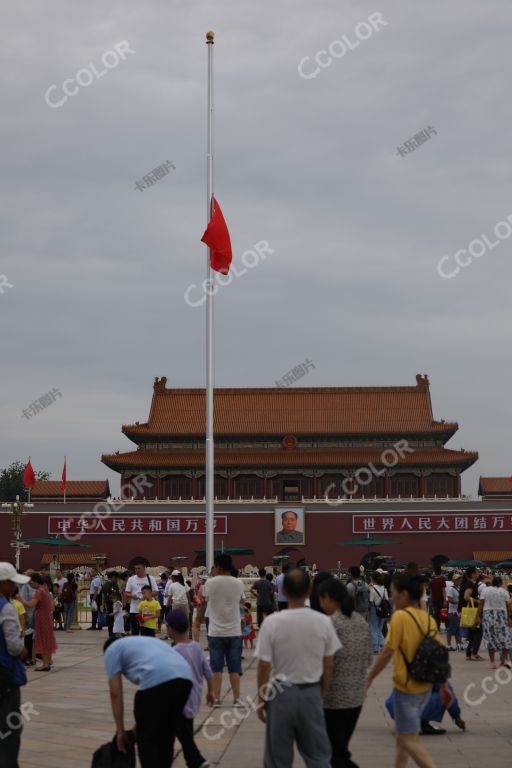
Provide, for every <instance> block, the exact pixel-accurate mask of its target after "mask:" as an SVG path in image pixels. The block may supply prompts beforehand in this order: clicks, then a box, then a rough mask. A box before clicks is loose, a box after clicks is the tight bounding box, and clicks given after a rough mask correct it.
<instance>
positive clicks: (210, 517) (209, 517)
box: [205, 32, 215, 573]
mask: <svg viewBox="0 0 512 768" xmlns="http://www.w3.org/2000/svg"><path fill="white" fill-rule="evenodd" d="M213 38H214V33H213V32H207V33H206V47H207V50H208V142H207V154H206V226H208V224H209V223H210V219H211V217H212V212H213V44H214V43H213ZM206 278H207V280H208V282H207V286H208V288H209V289H208V290H207V292H206V457H205V458H206V490H205V496H206V568H207V572H208V573H210V571H211V568H212V566H213V559H214V547H213V529H214V515H215V512H214V505H213V493H214V483H213V478H214V443H213V376H214V334H213V291H212V288H213V286H212V270H211V267H210V249H209V248H208V250H207V254H206Z"/></svg>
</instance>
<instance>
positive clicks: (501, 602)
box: [475, 576, 512, 669]
mask: <svg viewBox="0 0 512 768" xmlns="http://www.w3.org/2000/svg"><path fill="white" fill-rule="evenodd" d="M502 584H503V579H502V578H501V576H495V577H494V579H493V580H492V586H490V587H487V588H486V589H485V590H484V591H483V592H482V597H481V600H480V605H479V606H478V613H477V617H476V621H475V624H476V623H478V622H479V621H482V628H483V633H484V640H485V642H486V644H487V650H488V651H489V660H490V667H491V669H496V662H495V655H496V651H500V653H501V659H502V664H504V665H505V666H506V667H508V668H509V669H511V668H512V665H511V664H510V657H509V655H508V647H509V628H508V621H509V615H510V608H511V601H510V598H509V594H508V592H507V590H506V589H503V586H502Z"/></svg>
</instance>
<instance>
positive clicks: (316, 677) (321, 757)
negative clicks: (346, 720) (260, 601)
mask: <svg viewBox="0 0 512 768" xmlns="http://www.w3.org/2000/svg"><path fill="white" fill-rule="evenodd" d="M283 592H284V593H285V595H286V598H287V600H288V610H287V611H281V612H280V613H273V614H272V615H271V616H268V618H266V619H265V621H264V622H263V625H262V627H261V629H260V632H259V635H258V641H257V644H256V656H257V658H258V717H259V718H260V720H262V721H263V722H266V724H267V728H266V736H265V758H264V766H265V768H289V767H290V766H291V765H292V764H293V745H294V743H295V742H296V743H297V747H298V750H299V752H300V754H301V756H302V759H303V760H304V763H305V765H306V766H307V768H330V766H331V745H330V743H329V738H328V736H327V730H326V727H325V719H324V711H323V702H322V697H323V694H324V693H325V691H326V690H327V688H328V686H329V684H330V682H331V678H332V670H333V656H334V654H335V653H336V651H337V650H338V649H339V648H341V644H340V641H339V640H338V637H337V635H336V632H335V631H334V628H333V625H332V622H331V620H330V619H329V618H328V617H327V616H324V614H322V613H318V612H317V611H312V610H311V609H310V608H305V606H304V604H305V601H306V598H307V597H308V596H309V593H310V580H309V576H308V574H307V573H304V571H301V570H299V569H294V570H291V571H288V573H287V574H286V575H285V578H284V584H283ZM271 672H272V673H273V683H269V681H270V674H271Z"/></svg>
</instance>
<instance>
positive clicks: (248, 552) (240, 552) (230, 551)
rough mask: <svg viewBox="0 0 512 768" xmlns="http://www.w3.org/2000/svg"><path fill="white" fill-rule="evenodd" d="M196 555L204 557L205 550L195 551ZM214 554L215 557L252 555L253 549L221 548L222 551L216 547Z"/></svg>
mask: <svg viewBox="0 0 512 768" xmlns="http://www.w3.org/2000/svg"><path fill="white" fill-rule="evenodd" d="M195 553H196V555H200V556H201V555H205V554H206V550H205V549H196V550H195ZM214 553H215V554H216V555H222V554H224V555H254V549H250V548H249V547H223V548H222V549H221V548H219V547H216V548H215V550H214Z"/></svg>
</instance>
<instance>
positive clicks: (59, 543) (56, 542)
mask: <svg viewBox="0 0 512 768" xmlns="http://www.w3.org/2000/svg"><path fill="white" fill-rule="evenodd" d="M20 541H23V542H24V543H25V544H46V545H47V546H49V547H83V548H84V549H90V547H89V545H88V544H80V542H79V541H63V540H62V539H20Z"/></svg>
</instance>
